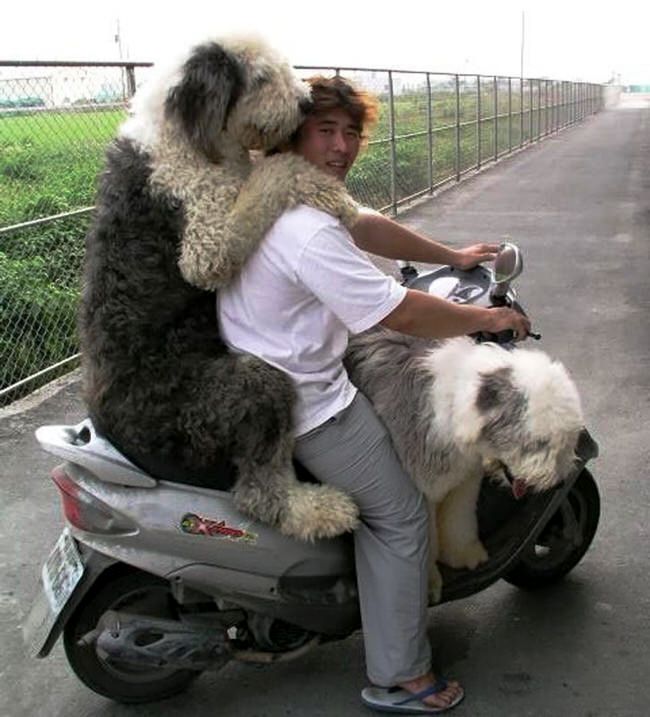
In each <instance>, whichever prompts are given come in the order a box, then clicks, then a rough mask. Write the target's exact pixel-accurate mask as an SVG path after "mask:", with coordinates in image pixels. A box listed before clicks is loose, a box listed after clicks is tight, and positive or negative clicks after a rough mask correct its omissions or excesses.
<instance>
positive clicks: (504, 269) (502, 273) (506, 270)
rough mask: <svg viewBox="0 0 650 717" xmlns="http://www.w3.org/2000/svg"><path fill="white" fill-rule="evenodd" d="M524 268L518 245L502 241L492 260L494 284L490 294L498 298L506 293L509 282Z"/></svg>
mask: <svg viewBox="0 0 650 717" xmlns="http://www.w3.org/2000/svg"><path fill="white" fill-rule="evenodd" d="M523 269H524V260H523V258H522V255H521V252H520V251H519V247H518V246H516V245H515V244H510V243H509V242H504V243H503V244H501V246H500V247H499V253H498V254H497V258H496V259H495V260H494V269H493V272H494V286H493V288H492V292H491V295H492V297H493V298H500V297H503V296H505V295H506V292H507V291H508V288H509V287H510V282H511V281H513V280H514V279H516V278H517V277H518V276H519V274H521V272H522V271H523Z"/></svg>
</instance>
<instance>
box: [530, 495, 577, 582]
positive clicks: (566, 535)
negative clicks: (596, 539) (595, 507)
mask: <svg viewBox="0 0 650 717" xmlns="http://www.w3.org/2000/svg"><path fill="white" fill-rule="evenodd" d="M587 510H588V506H587V503H586V499H585V497H584V496H583V495H582V494H581V493H580V492H579V491H573V490H572V491H571V492H570V493H569V495H568V497H567V500H565V501H563V502H562V504H561V505H560V507H559V508H558V510H557V511H556V513H555V514H554V515H553V517H552V518H551V519H550V520H549V522H548V523H547V524H546V526H544V529H543V530H542V532H541V533H540V535H539V536H538V537H537V538H536V540H535V541H534V542H533V544H532V545H531V546H530V547H529V548H527V549H526V551H525V553H524V554H523V555H522V558H521V562H522V563H524V564H525V565H527V566H529V567H531V568H534V569H535V570H536V571H538V572H539V571H553V570H554V569H556V568H557V567H558V566H560V565H562V564H563V563H565V562H566V560H567V558H568V557H569V556H570V555H571V554H572V553H574V552H575V551H576V550H579V549H580V548H581V546H582V545H583V543H584V537H585V533H586V525H587Z"/></svg>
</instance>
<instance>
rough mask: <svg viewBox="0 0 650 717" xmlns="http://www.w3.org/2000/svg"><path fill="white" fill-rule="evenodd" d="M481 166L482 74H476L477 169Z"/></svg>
mask: <svg viewBox="0 0 650 717" xmlns="http://www.w3.org/2000/svg"><path fill="white" fill-rule="evenodd" d="M480 168H481V76H480V75H476V169H480Z"/></svg>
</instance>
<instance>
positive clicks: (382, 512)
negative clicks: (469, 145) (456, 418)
mask: <svg viewBox="0 0 650 717" xmlns="http://www.w3.org/2000/svg"><path fill="white" fill-rule="evenodd" d="M311 85H312V98H313V106H312V109H311V111H310V113H309V114H308V116H307V119H306V121H305V122H304V124H303V125H302V127H301V128H300V129H299V131H298V132H297V134H296V136H295V137H294V138H293V140H292V142H291V148H290V150H291V151H294V152H296V153H298V154H300V155H302V156H303V157H304V158H305V159H307V160H308V161H310V162H312V163H313V164H315V165H316V166H317V167H319V168H320V169H322V170H323V171H324V172H327V173H328V174H331V175H333V176H335V177H337V178H338V179H340V180H341V181H344V180H345V178H346V176H347V174H348V172H349V170H350V168H351V166H352V164H353V163H354V161H355V159H356V157H357V154H358V152H359V149H360V146H361V143H362V138H363V134H362V133H363V131H364V129H365V128H366V127H367V126H368V124H370V123H371V122H372V120H373V118H374V116H375V109H374V106H373V105H372V103H371V102H370V101H369V100H368V98H367V97H366V95H365V94H364V93H363V92H361V91H359V90H357V89H355V88H354V87H353V86H352V85H350V84H349V83H348V82H346V81H345V80H343V79H341V78H340V77H335V78H331V79H326V78H322V77H320V78H313V80H311ZM364 251H369V252H372V253H374V254H377V255H380V256H384V257H388V258H393V259H397V258H400V259H408V260H411V261H422V262H429V263H443V264H451V265H454V266H457V267H459V268H469V267H471V266H474V265H476V264H477V263H479V262H480V261H484V260H489V259H491V258H493V257H494V255H495V253H496V247H494V246H491V245H484V244H479V245H474V246H471V247H468V248H467V249H463V250H452V249H449V248H446V247H444V246H442V245H441V244H438V243H436V242H433V241H431V240H429V239H427V238H425V237H423V236H420V235H418V234H417V233H415V232H412V231H410V230H408V229H406V228H404V227H401V226H400V225H398V224H396V223H395V222H393V221H391V220H389V219H387V218H385V217H382V216H380V215H372V214H362V215H361V217H360V218H359V220H358V221H357V222H356V224H355V226H354V228H353V230H352V235H350V234H348V232H347V231H346V230H345V229H344V228H343V226H342V225H341V224H340V222H338V220H336V219H334V218H333V217H331V216H329V215H327V214H325V213H323V212H320V211H318V210H316V209H312V208H311V207H307V206H304V205H301V206H298V207H296V208H294V209H291V210H288V211H287V212H285V213H284V214H283V215H282V216H281V217H280V219H279V220H278V221H277V222H276V223H275V225H274V226H273V227H272V229H271V230H270V231H269V232H268V234H267V235H266V237H265V238H264V240H263V242H262V244H261V246H260V248H259V249H258V251H257V252H256V253H255V254H254V255H253V256H252V257H251V258H250V259H249V261H248V262H247V264H246V265H245V266H244V268H243V270H242V272H241V273H240V275H239V276H238V277H237V279H236V280H235V281H234V282H233V284H232V285H231V286H230V287H229V288H228V289H226V290H224V291H222V292H220V294H219V320H220V324H221V332H222V336H223V337H224V339H225V340H226V342H227V343H228V344H229V345H230V346H231V348H232V349H233V350H236V351H243V352H247V353H251V354H255V355H257V356H259V357H260V358H263V359H264V360H266V361H268V362H269V363H271V364H273V365H275V366H277V367H279V368H281V369H282V370H284V371H286V372H287V373H289V375H290V376H291V377H292V378H293V380H294V383H295V385H296V388H297V402H296V410H295V433H296V436H297V440H296V451H295V453H296V457H297V459H298V460H299V461H300V462H301V463H303V465H305V466H306V468H307V469H309V470H310V471H311V472H312V473H313V474H314V475H315V476H316V477H317V478H319V479H320V480H322V481H323V482H326V483H332V484H334V485H337V486H338V487H340V488H342V489H343V490H345V491H347V492H348V493H349V494H350V495H352V496H353V498H354V499H355V501H356V502H357V504H358V506H359V510H360V515H361V526H360V528H359V529H358V530H357V531H356V532H355V536H354V539H355V560H356V568H357V581H358V586H359V600H360V605H361V617H362V623H363V631H364V642H365V651H366V665H367V672H368V676H369V678H370V680H371V682H372V683H373V684H374V685H377V686H379V687H380V688H385V690H384V692H382V691H381V690H380V691H379V694H380V695H381V694H385V699H386V704H385V705H384V706H386V705H390V706H392V707H396V708H398V709H404V710H407V709H409V708H412V707H414V706H416V707H417V708H418V710H419V711H422V710H428V711H431V712H434V711H440V710H443V709H447V708H449V707H451V706H453V705H455V704H457V703H458V702H459V701H460V700H461V699H462V697H463V690H462V688H461V687H460V685H459V684H458V683H457V682H455V681H453V682H452V681H450V682H447V681H445V680H437V679H436V677H435V676H434V675H433V673H432V672H431V654H430V653H431V650H430V645H429V643H428V639H427V634H426V616H427V572H428V571H427V559H428V542H427V541H428V533H427V512H426V507H425V503H424V500H423V497H422V495H421V494H420V493H419V491H418V490H417V489H416V488H415V486H414V484H413V483H412V482H411V480H410V479H409V478H408V476H407V475H406V474H405V473H404V470H403V469H402V467H401V465H400V463H399V460H398V458H397V456H396V454H395V451H394V449H393V447H392V444H391V441H390V437H389V436H388V433H387V432H386V429H385V428H384V426H383V424H382V423H381V422H380V421H379V419H378V418H377V417H376V415H375V414H374V411H373V409H372V407H371V405H370V404H369V402H368V401H367V399H366V398H365V397H364V396H363V395H362V394H361V393H360V392H358V391H357V389H356V388H355V387H354V386H353V385H352V384H351V382H350V381H349V379H348V377H347V374H346V372H345V369H344V367H343V362H342V359H343V355H344V353H345V349H346V346H347V340H348V332H353V333H357V332H361V331H365V330H367V329H369V328H370V327H372V326H374V325H375V324H381V325H383V326H386V327H388V328H390V329H394V330H396V331H402V332H405V333H409V334H415V335H418V336H427V337H431V338H446V337H452V336H459V335H465V334H471V333H474V332H478V331H488V332H491V333H496V332H499V331H503V330H505V329H512V330H514V331H515V333H516V335H517V336H518V337H519V338H522V339H523V338H525V337H526V335H527V333H528V331H529V329H530V325H529V323H528V320H527V319H526V318H524V317H522V316H521V315H520V314H518V313H516V312H514V311H512V310H510V309H507V308H498V309H485V308H481V307H477V306H463V305H458V304H452V303H450V302H446V301H444V300H442V299H439V298H437V297H434V296H429V295H427V294H424V293H422V292H418V291H412V290H408V289H406V288H405V287H403V286H401V285H400V284H398V283H397V282H396V281H395V280H394V279H393V278H391V277H389V276H386V275H384V274H383V273H381V272H380V271H379V270H378V269H377V268H376V267H375V266H374V264H372V263H371V262H370V260H369V259H368V257H367V256H366V255H365V254H364ZM390 688H393V689H394V688H397V690H398V691H393V690H390ZM389 690H390V691H389ZM364 694H365V695H366V696H365V697H364V701H366V704H370V702H371V700H368V699H367V695H368V694H370V693H367V691H364ZM372 694H373V695H376V694H377V690H376V689H375V690H374V692H373V693H372ZM398 703H400V704H398ZM371 706H372V705H371ZM374 706H377V705H376V704H375V705H374Z"/></svg>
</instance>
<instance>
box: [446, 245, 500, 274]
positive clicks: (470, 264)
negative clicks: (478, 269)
mask: <svg viewBox="0 0 650 717" xmlns="http://www.w3.org/2000/svg"><path fill="white" fill-rule="evenodd" d="M498 251H499V245H498V244H472V245H471V246H468V247H465V248H464V249H456V250H455V251H454V262H453V266H455V267H456V269H462V270H463V271H467V270H468V269H473V268H474V267H475V266H477V265H478V264H481V263H482V262H484V261H494V259H495V258H496V255H497V253H498Z"/></svg>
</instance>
